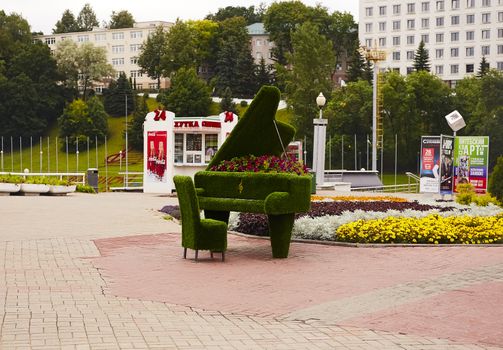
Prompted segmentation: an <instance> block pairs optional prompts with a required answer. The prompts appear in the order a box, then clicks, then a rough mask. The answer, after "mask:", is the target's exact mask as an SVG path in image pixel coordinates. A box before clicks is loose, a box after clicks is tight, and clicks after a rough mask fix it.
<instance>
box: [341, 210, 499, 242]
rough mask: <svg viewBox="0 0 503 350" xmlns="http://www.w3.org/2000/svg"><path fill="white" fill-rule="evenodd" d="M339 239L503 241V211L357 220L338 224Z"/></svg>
mask: <svg viewBox="0 0 503 350" xmlns="http://www.w3.org/2000/svg"><path fill="white" fill-rule="evenodd" d="M336 239H337V240H338V241H342V242H353V243H426V244H439V243H450V244H452V243H461V244H491V243H503V214H499V215H497V216H489V217H473V216H461V217H447V218H444V217H441V216H439V215H429V216H427V217H425V218H420V219H419V218H395V217H388V218H385V219H378V220H368V221H365V220H358V221H355V222H350V223H347V224H345V225H342V226H341V227H339V228H338V229H337V232H336Z"/></svg>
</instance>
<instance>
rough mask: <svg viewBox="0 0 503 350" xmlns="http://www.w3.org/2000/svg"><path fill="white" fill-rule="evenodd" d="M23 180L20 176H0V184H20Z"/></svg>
mask: <svg viewBox="0 0 503 350" xmlns="http://www.w3.org/2000/svg"><path fill="white" fill-rule="evenodd" d="M23 182H24V179H23V178H22V177H21V176H14V175H0V183H9V184H21V183H23Z"/></svg>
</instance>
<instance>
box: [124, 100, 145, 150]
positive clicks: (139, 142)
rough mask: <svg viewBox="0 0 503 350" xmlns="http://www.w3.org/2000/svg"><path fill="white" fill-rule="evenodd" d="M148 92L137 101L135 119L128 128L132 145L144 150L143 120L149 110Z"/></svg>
mask: <svg viewBox="0 0 503 350" xmlns="http://www.w3.org/2000/svg"><path fill="white" fill-rule="evenodd" d="M147 98H148V94H145V95H143V97H142V98H140V99H139V101H138V102H137V103H136V108H135V110H134V113H133V120H132V122H131V123H130V124H129V128H128V141H129V144H130V145H131V147H133V148H134V149H136V150H139V151H141V150H143V122H144V121H145V116H146V115H147V113H148V112H149V110H148V106H147Z"/></svg>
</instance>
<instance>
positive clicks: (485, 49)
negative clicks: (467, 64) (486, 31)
mask: <svg viewBox="0 0 503 350" xmlns="http://www.w3.org/2000/svg"><path fill="white" fill-rule="evenodd" d="M481 49H482V50H481V51H482V56H489V55H490V54H491V47H490V46H489V45H484V46H482V47H481Z"/></svg>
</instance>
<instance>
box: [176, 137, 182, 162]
mask: <svg viewBox="0 0 503 350" xmlns="http://www.w3.org/2000/svg"><path fill="white" fill-rule="evenodd" d="M175 163H183V134H175Z"/></svg>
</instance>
